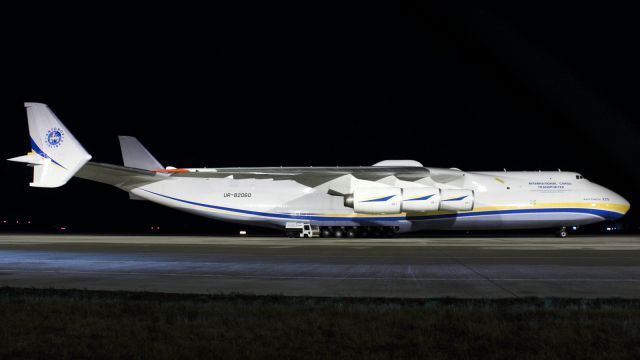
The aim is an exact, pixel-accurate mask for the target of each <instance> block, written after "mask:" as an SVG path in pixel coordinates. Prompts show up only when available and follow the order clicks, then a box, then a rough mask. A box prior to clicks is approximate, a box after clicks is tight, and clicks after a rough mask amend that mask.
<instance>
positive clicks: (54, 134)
mask: <svg viewBox="0 0 640 360" xmlns="http://www.w3.org/2000/svg"><path fill="white" fill-rule="evenodd" d="M63 141H64V131H62V129H60V128H52V129H50V130H49V131H47V135H46V143H47V146H49V147H50V148H57V147H58V146H60V145H61V144H62V142H63Z"/></svg>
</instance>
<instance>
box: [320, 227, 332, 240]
mask: <svg viewBox="0 0 640 360" xmlns="http://www.w3.org/2000/svg"><path fill="white" fill-rule="evenodd" d="M320 234H321V235H322V237H323V238H327V237H331V231H330V230H329V229H322V231H321V232H320Z"/></svg>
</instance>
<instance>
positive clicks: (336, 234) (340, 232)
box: [333, 229, 342, 238]
mask: <svg viewBox="0 0 640 360" xmlns="http://www.w3.org/2000/svg"><path fill="white" fill-rule="evenodd" d="M333 236H335V237H337V238H341V237H342V230H340V229H337V230H336V231H334V232H333Z"/></svg>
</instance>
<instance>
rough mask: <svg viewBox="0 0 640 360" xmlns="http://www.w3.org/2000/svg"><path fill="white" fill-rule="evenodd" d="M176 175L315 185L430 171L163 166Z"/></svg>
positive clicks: (413, 177) (413, 178) (403, 176)
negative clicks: (185, 167) (335, 180)
mask: <svg viewBox="0 0 640 360" xmlns="http://www.w3.org/2000/svg"><path fill="white" fill-rule="evenodd" d="M164 172H169V173H171V176H175V177H202V178H225V177H230V176H231V177H233V178H234V179H274V180H293V181H295V182H297V183H300V184H303V185H305V186H309V187H316V186H319V185H322V184H324V183H327V182H329V181H331V180H334V179H337V178H340V177H342V176H345V175H351V176H353V177H355V178H357V179H361V180H369V181H378V180H380V179H382V178H385V177H389V176H395V177H397V178H398V179H400V180H404V181H416V180H419V179H423V178H425V177H429V174H430V171H429V169H427V168H424V167H414V166H408V167H398V166H357V167H255V168H217V169H175V170H166V171H164Z"/></svg>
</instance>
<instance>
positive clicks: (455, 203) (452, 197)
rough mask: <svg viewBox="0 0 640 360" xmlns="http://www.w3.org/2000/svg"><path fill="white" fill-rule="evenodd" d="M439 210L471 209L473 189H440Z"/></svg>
mask: <svg viewBox="0 0 640 360" xmlns="http://www.w3.org/2000/svg"><path fill="white" fill-rule="evenodd" d="M440 197H441V199H440V210H445V211H469V210H473V202H474V197H473V190H468V189H442V190H440Z"/></svg>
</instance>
